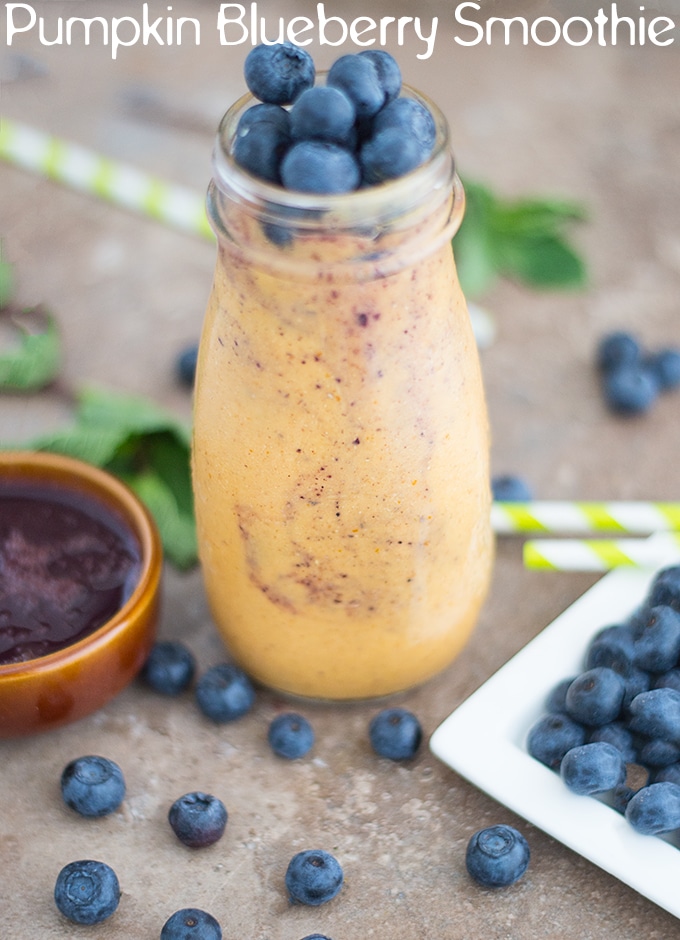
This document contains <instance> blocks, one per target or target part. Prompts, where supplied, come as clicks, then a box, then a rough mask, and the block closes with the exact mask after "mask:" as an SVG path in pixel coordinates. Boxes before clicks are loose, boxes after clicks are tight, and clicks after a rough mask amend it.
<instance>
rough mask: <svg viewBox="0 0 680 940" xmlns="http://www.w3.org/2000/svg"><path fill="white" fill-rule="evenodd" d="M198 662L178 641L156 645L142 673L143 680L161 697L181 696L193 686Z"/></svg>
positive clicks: (166, 641)
mask: <svg viewBox="0 0 680 940" xmlns="http://www.w3.org/2000/svg"><path fill="white" fill-rule="evenodd" d="M195 671H196V660H195V659H194V657H193V654H192V653H191V652H190V650H188V649H187V647H186V646H185V645H184V644H183V643H180V642H179V641H177V640H164V641H162V642H158V643H155V644H154V646H153V647H152V649H151V653H150V654H149V657H148V659H147V660H146V663H145V664H144V666H143V667H142V671H141V673H140V676H141V678H142V679H143V680H144V682H146V684H147V685H149V686H150V687H151V688H152V689H153V690H154V691H155V692H158V693H160V694H161V695H173V696H174V695H179V694H180V693H181V692H184V690H185V689H187V688H188V687H189V686H190V685H191V681H192V679H193V678H194V673H195Z"/></svg>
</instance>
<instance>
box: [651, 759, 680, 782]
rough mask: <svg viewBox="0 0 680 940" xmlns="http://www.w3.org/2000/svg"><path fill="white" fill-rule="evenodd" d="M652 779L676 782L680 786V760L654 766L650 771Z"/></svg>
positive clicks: (654, 780)
mask: <svg viewBox="0 0 680 940" xmlns="http://www.w3.org/2000/svg"><path fill="white" fill-rule="evenodd" d="M652 780H653V782H654V783H662V782H667V783H676V784H678V786H680V762H679V763H677V764H668V765H667V766H666V767H658V768H655V769H654V771H653V773H652Z"/></svg>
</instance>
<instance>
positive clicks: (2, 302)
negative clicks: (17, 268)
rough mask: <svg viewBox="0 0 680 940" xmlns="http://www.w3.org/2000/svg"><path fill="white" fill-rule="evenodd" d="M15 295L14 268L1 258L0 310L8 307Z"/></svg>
mask: <svg viewBox="0 0 680 940" xmlns="http://www.w3.org/2000/svg"><path fill="white" fill-rule="evenodd" d="M13 293H14V268H13V267H12V265H11V264H10V263H9V261H5V260H4V259H3V258H2V257H0V310H2V308H3V307H6V306H7V304H8V303H9V302H10V300H11V299H12V294H13Z"/></svg>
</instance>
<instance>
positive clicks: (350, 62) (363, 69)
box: [326, 53, 385, 119]
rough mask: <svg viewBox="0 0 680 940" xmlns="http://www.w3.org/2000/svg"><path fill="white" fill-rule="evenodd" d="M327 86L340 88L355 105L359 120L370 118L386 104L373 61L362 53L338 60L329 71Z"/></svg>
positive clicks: (351, 54) (381, 84)
mask: <svg viewBox="0 0 680 940" xmlns="http://www.w3.org/2000/svg"><path fill="white" fill-rule="evenodd" d="M326 84H327V85H330V86H331V88H339V89H340V91H343V92H344V93H345V94H346V95H347V97H348V98H349V99H350V100H351V101H352V102H353V103H354V107H355V110H356V114H357V118H360V119H364V118H370V117H372V116H373V115H374V114H377V112H378V111H379V110H380V109H381V108H382V106H383V105H384V104H385V88H384V87H383V83H382V81H381V79H380V77H379V75H378V70H377V69H376V66H375V64H374V63H373V61H372V60H371V59H370V58H368V57H367V56H362V55H361V53H349V54H348V55H343V56H340V58H339V59H336V60H335V62H334V63H333V65H331V67H330V69H329V70H328V76H327V77H326Z"/></svg>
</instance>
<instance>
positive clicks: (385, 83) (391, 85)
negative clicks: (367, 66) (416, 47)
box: [359, 49, 401, 104]
mask: <svg viewBox="0 0 680 940" xmlns="http://www.w3.org/2000/svg"><path fill="white" fill-rule="evenodd" d="M359 55H360V56H365V57H366V58H367V59H369V60H370V61H371V62H372V63H373V66H374V68H375V71H376V73H377V75H378V83H379V84H380V87H381V88H382V90H383V94H384V95H385V103H386V104H389V102H390V101H393V100H394V99H395V98H397V97H398V96H399V92H400V91H401V70H400V68H399V65H398V64H397V60H396V59H395V58H394V56H392V55H390V54H389V52H385V50H384V49H365V50H364V51H363V52H360V53H359Z"/></svg>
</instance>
